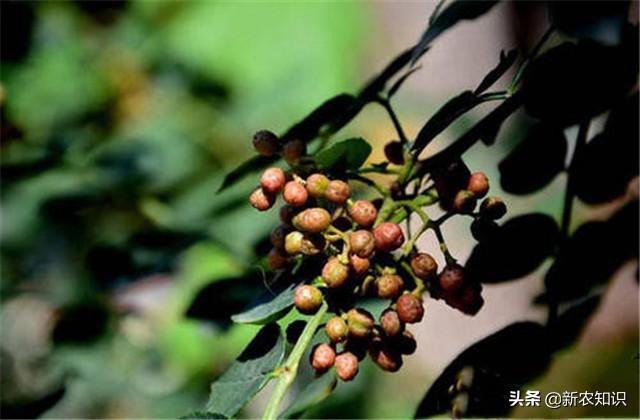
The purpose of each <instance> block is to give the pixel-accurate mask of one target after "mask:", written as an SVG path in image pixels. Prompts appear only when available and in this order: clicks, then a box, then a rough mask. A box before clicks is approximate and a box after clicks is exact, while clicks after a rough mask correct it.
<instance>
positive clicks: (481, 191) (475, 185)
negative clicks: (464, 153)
mask: <svg viewBox="0 0 640 420" xmlns="http://www.w3.org/2000/svg"><path fill="white" fill-rule="evenodd" d="M467 190H469V191H471V193H472V194H473V195H474V196H475V197H476V198H482V197H484V196H485V195H487V193H488V192H489V178H487V176H486V175H485V173H484V172H474V173H472V174H471V176H470V177H469V184H468V185H467Z"/></svg>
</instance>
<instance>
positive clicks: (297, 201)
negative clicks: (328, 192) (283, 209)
mask: <svg viewBox="0 0 640 420" xmlns="http://www.w3.org/2000/svg"><path fill="white" fill-rule="evenodd" d="M282 196H283V197H284V201H286V202H287V204H290V205H292V206H294V207H300V206H304V204H305V203H306V202H307V198H308V197H309V194H308V193H307V189H306V188H305V187H303V186H302V184H300V183H298V182H296V181H289V182H287V183H286V184H285V186H284V192H283V194H282Z"/></svg>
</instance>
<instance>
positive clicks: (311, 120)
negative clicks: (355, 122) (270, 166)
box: [281, 93, 359, 142]
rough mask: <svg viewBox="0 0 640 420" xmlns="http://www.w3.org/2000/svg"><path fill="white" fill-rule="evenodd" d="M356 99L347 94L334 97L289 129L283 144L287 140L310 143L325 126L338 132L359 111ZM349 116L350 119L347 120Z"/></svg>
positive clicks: (283, 136) (284, 136) (282, 138)
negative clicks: (346, 116)
mask: <svg viewBox="0 0 640 420" xmlns="http://www.w3.org/2000/svg"><path fill="white" fill-rule="evenodd" d="M356 102H357V101H356V98H355V97H354V96H353V95H349V94H346V93H343V94H340V95H337V96H334V97H333V98H331V99H328V100H327V101H325V102H324V103H322V104H321V105H320V106H319V107H317V108H316V109H314V110H313V111H312V112H311V113H310V114H309V115H307V116H306V117H305V118H304V119H303V120H301V121H300V122H298V123H296V124H295V125H294V126H292V127H291V128H289V129H288V130H287V131H286V132H285V133H284V134H283V135H282V137H281V140H282V141H283V142H286V141H287V140H294V139H298V140H302V141H304V142H308V141H310V140H313V139H314V138H316V137H317V136H318V134H320V131H321V129H322V128H323V127H325V126H331V127H332V130H338V129H339V128H341V127H342V126H343V125H344V124H346V123H347V122H349V121H350V120H351V118H353V117H354V116H355V115H356V114H357V111H356V112H355V113H354V109H357V110H358V111H359V109H358V107H357V104H356ZM345 115H348V116H349V117H348V118H345Z"/></svg>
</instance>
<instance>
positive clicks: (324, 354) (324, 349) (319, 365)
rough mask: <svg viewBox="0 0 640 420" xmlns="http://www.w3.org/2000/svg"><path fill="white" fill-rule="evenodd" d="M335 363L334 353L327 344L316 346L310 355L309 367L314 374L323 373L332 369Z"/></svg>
mask: <svg viewBox="0 0 640 420" xmlns="http://www.w3.org/2000/svg"><path fill="white" fill-rule="evenodd" d="M335 361H336V351H335V350H334V349H333V348H332V347H331V346H330V345H328V344H325V343H322V344H318V345H317V346H316V347H315V348H314V349H313V352H312V353H311V366H313V368H314V369H315V370H316V373H323V372H326V371H327V370H329V369H331V367H333V364H334V363H335Z"/></svg>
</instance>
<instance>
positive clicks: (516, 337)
mask: <svg viewBox="0 0 640 420" xmlns="http://www.w3.org/2000/svg"><path fill="white" fill-rule="evenodd" d="M549 356H550V351H549V348H548V347H547V334H546V331H545V328H544V327H543V326H542V325H539V324H536V323H533V322H519V323H515V324H511V325H509V326H507V327H506V328H504V329H502V330H500V331H498V332H496V333H494V334H492V335H490V336H489V337H487V338H485V339H483V340H481V341H479V342H477V343H476V344H474V345H472V346H471V347H469V348H467V349H466V350H465V351H464V352H462V353H461V354H460V355H459V356H458V357H456V359H455V360H454V361H453V362H451V364H449V366H447V368H446V369H445V370H444V372H442V374H441V375H440V376H439V377H438V379H436V381H435V382H434V383H433V385H432V386H431V387H430V388H429V391H428V392H427V394H426V395H425V397H424V398H423V400H422V402H421V403H420V405H419V407H418V410H417V411H416V414H415V417H417V418H424V417H431V416H435V415H441V414H445V413H450V412H451V410H452V408H453V406H454V405H455V406H456V416H457V417H465V418H466V417H505V416H506V414H507V413H508V412H509V410H510V408H511V407H510V405H509V391H513V390H517V389H519V388H520V387H521V386H522V385H524V384H526V383H527V382H529V381H531V380H532V379H533V378H535V377H536V376H537V375H539V374H540V373H542V372H543V371H544V370H545V369H546V367H547V365H548V363H549ZM461 376H463V377H464V378H465V379H464V380H463V382H466V384H465V385H466V386H465V387H463V388H460V387H459V386H458V383H459V381H460V379H461ZM463 399H466V400H467V401H468V404H467V405H466V408H465V407H463V406H462V404H459V405H458V404H457V402H458V401H460V400H463Z"/></svg>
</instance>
